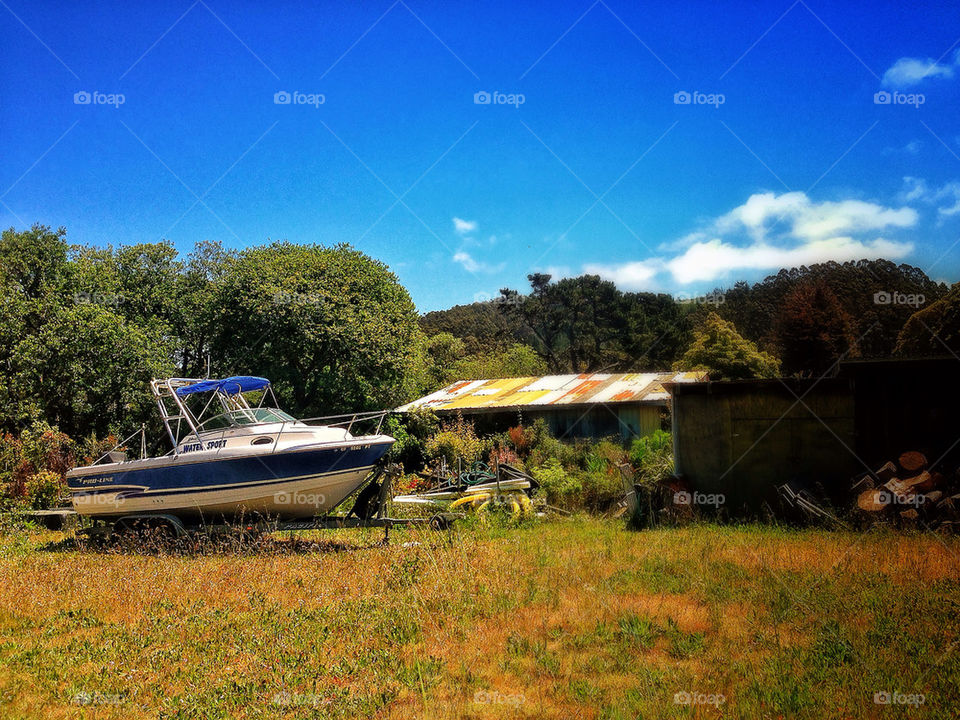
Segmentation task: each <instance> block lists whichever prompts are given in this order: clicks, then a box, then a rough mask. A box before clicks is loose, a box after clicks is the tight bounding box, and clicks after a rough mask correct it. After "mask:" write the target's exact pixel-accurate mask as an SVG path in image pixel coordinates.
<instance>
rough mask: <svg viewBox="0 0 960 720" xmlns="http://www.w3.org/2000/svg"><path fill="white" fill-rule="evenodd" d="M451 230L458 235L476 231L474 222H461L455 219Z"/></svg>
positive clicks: (459, 219) (460, 219)
mask: <svg viewBox="0 0 960 720" xmlns="http://www.w3.org/2000/svg"><path fill="white" fill-rule="evenodd" d="M453 229H454V230H456V231H457V234H458V235H466V234H467V233H471V232H473V231H474V230H476V229H477V223H476V221H475V220H463V219H462V218H458V217H455V218H454V219H453Z"/></svg>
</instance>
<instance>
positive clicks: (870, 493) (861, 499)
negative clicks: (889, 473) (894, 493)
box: [857, 490, 891, 513]
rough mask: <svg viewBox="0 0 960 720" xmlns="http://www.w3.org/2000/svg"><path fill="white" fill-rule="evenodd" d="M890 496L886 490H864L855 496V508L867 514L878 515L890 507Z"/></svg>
mask: <svg viewBox="0 0 960 720" xmlns="http://www.w3.org/2000/svg"><path fill="white" fill-rule="evenodd" d="M890 499H891V495H890V493H889V492H888V491H886V490H864V491H863V492H862V493H860V495H859V496H857V507H858V508H860V509H861V510H863V511H864V512H868V513H879V512H883V511H884V510H886V509H887V506H888V505H890Z"/></svg>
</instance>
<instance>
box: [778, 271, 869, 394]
mask: <svg viewBox="0 0 960 720" xmlns="http://www.w3.org/2000/svg"><path fill="white" fill-rule="evenodd" d="M775 328H776V339H777V345H778V346H779V347H780V351H781V354H780V357H781V360H782V361H783V369H784V371H785V372H787V373H790V374H816V375H820V374H822V373H824V372H827V371H828V370H829V369H830V368H831V367H833V365H835V364H836V362H837V361H838V360H839V359H840V358H841V357H844V356H847V355H856V342H857V339H856V337H855V335H854V334H853V320H852V319H851V317H850V314H849V313H848V312H847V311H846V310H845V309H844V308H843V305H842V304H841V303H840V300H839V299H838V298H837V296H836V294H835V293H834V292H833V290H831V289H830V288H829V287H828V286H827V285H826V284H825V283H824V282H822V281H819V282H818V281H808V282H804V283H801V284H800V285H798V286H797V287H795V288H794V289H793V290H791V291H790V292H789V293H788V294H787V296H786V297H785V298H784V301H783V307H782V308H781V310H780V312H779V314H778V316H777V320H776V324H775Z"/></svg>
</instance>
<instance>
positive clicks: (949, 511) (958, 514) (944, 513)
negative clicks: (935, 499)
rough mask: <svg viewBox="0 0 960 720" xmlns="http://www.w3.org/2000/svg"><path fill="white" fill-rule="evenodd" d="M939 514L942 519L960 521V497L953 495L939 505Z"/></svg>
mask: <svg viewBox="0 0 960 720" xmlns="http://www.w3.org/2000/svg"><path fill="white" fill-rule="evenodd" d="M937 512H938V513H940V516H941V517H944V518H949V519H950V520H960V495H951V496H950V497H948V498H944V499H943V500H941V501H940V502H939V503H937Z"/></svg>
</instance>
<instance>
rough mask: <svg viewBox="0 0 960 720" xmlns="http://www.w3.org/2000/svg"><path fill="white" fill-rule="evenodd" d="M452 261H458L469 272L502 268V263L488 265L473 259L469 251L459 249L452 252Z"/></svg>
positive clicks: (486, 271)
mask: <svg viewBox="0 0 960 720" xmlns="http://www.w3.org/2000/svg"><path fill="white" fill-rule="evenodd" d="M453 261H454V262H456V263H460V265H462V266H463V269H464V270H466V271H467V272H471V273H478V272H483V273H494V272H500V271H501V270H503V268H504V264H503V263H501V264H499V265H489V264H487V263H485V262H481V261H480V260H477V259H475V258H474V257H473V256H472V255H471V254H470V253H468V252H465V251H463V250H460V251H459V252H456V253H454V255H453Z"/></svg>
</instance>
